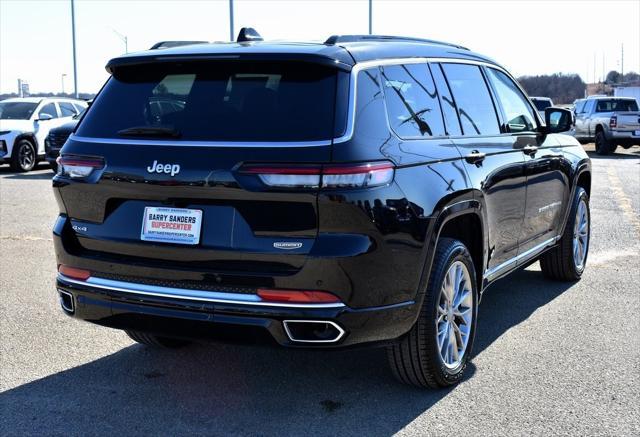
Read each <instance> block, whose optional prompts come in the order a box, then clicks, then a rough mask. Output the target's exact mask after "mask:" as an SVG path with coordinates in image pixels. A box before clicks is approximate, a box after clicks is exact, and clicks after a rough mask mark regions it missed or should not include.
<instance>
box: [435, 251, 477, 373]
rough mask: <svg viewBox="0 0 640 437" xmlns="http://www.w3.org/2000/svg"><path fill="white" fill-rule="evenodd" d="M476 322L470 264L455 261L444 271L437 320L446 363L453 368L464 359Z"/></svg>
mask: <svg viewBox="0 0 640 437" xmlns="http://www.w3.org/2000/svg"><path fill="white" fill-rule="evenodd" d="M472 322H473V288H472V283H471V276H470V275H469V270H468V269H467V266H466V265H465V264H464V263H462V262H461V261H456V262H454V263H453V264H451V266H450V267H449V270H447V273H446V274H445V277H444V281H443V282H442V287H441V289H440V298H439V302H438V315H437V319H436V328H437V334H436V335H437V338H436V340H437V344H438V349H439V352H440V358H442V362H443V363H444V365H445V366H446V367H447V368H449V369H453V368H456V367H457V366H459V365H460V363H461V362H462V361H463V358H464V354H465V352H466V350H467V345H468V344H469V335H470V334H471V325H472Z"/></svg>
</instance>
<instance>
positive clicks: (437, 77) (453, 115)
mask: <svg viewBox="0 0 640 437" xmlns="http://www.w3.org/2000/svg"><path fill="white" fill-rule="evenodd" d="M431 73H432V75H433V80H434V82H435V84H436V88H437V89H438V95H439V96H440V106H441V107H442V114H443V115H444V121H445V125H446V130H447V134H449V135H452V136H457V135H462V129H461V128H460V120H458V109H457V108H456V104H455V102H454V101H453V97H452V96H451V90H449V85H447V80H446V79H445V78H444V75H443V74H442V68H441V67H440V65H439V64H431Z"/></svg>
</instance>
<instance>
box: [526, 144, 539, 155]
mask: <svg viewBox="0 0 640 437" xmlns="http://www.w3.org/2000/svg"><path fill="white" fill-rule="evenodd" d="M522 151H523V152H524V153H525V154H526V155H535V154H536V152H537V151H538V146H524V147H523V148H522Z"/></svg>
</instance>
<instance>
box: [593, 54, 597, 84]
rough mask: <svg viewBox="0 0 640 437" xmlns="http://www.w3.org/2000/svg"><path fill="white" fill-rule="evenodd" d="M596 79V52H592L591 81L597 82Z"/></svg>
mask: <svg viewBox="0 0 640 437" xmlns="http://www.w3.org/2000/svg"><path fill="white" fill-rule="evenodd" d="M597 82H598V79H597V78H596V52H593V83H597Z"/></svg>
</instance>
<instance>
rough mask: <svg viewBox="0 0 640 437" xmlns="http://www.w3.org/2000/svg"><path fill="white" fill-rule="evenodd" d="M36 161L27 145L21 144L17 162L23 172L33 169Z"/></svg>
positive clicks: (33, 152)
mask: <svg viewBox="0 0 640 437" xmlns="http://www.w3.org/2000/svg"><path fill="white" fill-rule="evenodd" d="M35 160H36V154H35V151H34V150H33V147H31V146H30V145H29V144H23V145H22V147H20V150H19V152H18V162H19V163H20V167H21V168H22V169H23V170H30V169H31V168H33V166H34V164H35Z"/></svg>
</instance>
